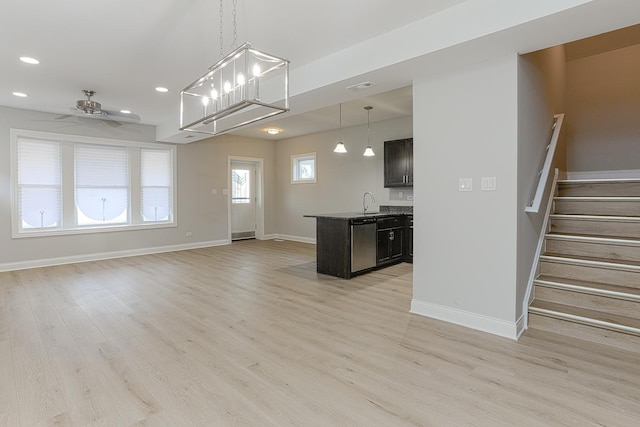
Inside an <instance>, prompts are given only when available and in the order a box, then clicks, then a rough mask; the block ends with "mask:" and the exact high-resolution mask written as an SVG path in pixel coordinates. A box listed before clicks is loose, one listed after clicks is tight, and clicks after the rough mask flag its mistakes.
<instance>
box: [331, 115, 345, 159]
mask: <svg viewBox="0 0 640 427" xmlns="http://www.w3.org/2000/svg"><path fill="white" fill-rule="evenodd" d="M339 129H340V130H339V131H338V132H339V133H338V143H337V144H336V148H334V149H333V152H334V153H346V152H347V147H345V146H344V142H342V104H340V128H339Z"/></svg>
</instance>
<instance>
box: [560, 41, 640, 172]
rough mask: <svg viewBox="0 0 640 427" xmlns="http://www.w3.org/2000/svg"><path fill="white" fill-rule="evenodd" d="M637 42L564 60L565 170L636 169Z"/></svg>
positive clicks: (639, 153)
mask: <svg viewBox="0 0 640 427" xmlns="http://www.w3.org/2000/svg"><path fill="white" fill-rule="evenodd" d="M639 75H640V45H634V46H629V47H625V48H622V49H617V50H613V51H609V52H605V53H601V54H598V55H593V56H587V57H584V58H579V59H574V60H571V61H569V62H568V63H567V148H568V165H567V166H568V170H569V171H571V172H576V171H579V172H584V171H617V170H638V169H640V162H639V161H638V159H640V144H639V143H638V135H640V120H639V119H638V111H639V109H640V85H639V84H638V76H639Z"/></svg>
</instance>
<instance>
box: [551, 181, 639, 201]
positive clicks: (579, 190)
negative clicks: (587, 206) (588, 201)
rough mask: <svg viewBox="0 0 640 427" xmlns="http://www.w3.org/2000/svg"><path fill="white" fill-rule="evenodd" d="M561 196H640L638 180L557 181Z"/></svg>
mask: <svg viewBox="0 0 640 427" xmlns="http://www.w3.org/2000/svg"><path fill="white" fill-rule="evenodd" d="M558 195H559V196H563V197H617V196H620V197H625V196H626V197H630V196H632V197H640V182H624V181H623V182H606V183H604V182H602V183H559V184H558Z"/></svg>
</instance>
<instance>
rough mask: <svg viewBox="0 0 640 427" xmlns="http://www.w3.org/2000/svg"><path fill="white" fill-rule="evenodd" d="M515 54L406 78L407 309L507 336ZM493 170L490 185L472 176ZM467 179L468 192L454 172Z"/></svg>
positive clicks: (513, 222)
mask: <svg viewBox="0 0 640 427" xmlns="http://www.w3.org/2000/svg"><path fill="white" fill-rule="evenodd" d="M517 69H518V59H517V55H516V54H513V55H509V56H506V57H500V58H497V59H492V60H487V61H485V62H482V63H478V64H475V65H473V66H464V67H461V68H458V69H455V70H451V71H450V72H448V73H447V74H442V75H439V76H434V77H428V78H424V79H417V80H415V81H414V106H413V113H414V141H415V145H414V162H415V163H416V164H419V165H420V167H418V168H415V170H414V179H415V187H414V192H415V198H416V201H415V204H414V218H415V228H414V284H413V287H414V289H413V301H412V311H413V312H415V313H418V314H423V315H427V316H432V317H436V318H440V319H443V320H447V321H449V322H453V323H458V324H462V325H465V326H468V327H472V328H476V329H480V330H485V331H489V332H492V333H495V334H498V335H503V336H508V337H511V338H514V337H515V336H516V334H517V325H516V322H517V320H518V319H517V318H516V307H515V305H516V304H515V301H516V249H517V245H516V240H517V217H518V215H517V213H516V210H517V209H518V208H519V206H518V203H517V202H518V198H517V179H518V175H517V141H518V132H517V111H518V93H517V86H518V81H517ZM483 176H494V177H497V191H492V192H489V191H480V178H481V177H483ZM461 177H469V178H473V185H474V187H473V191H471V192H460V191H458V179H459V178H461Z"/></svg>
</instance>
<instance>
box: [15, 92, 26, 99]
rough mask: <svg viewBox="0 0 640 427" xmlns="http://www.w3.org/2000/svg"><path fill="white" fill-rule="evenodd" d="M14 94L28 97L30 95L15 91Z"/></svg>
mask: <svg viewBox="0 0 640 427" xmlns="http://www.w3.org/2000/svg"><path fill="white" fill-rule="evenodd" d="M13 95H14V96H18V97H20V98H26V97H27V96H28V95H27V94H26V93H23V92H13Z"/></svg>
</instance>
